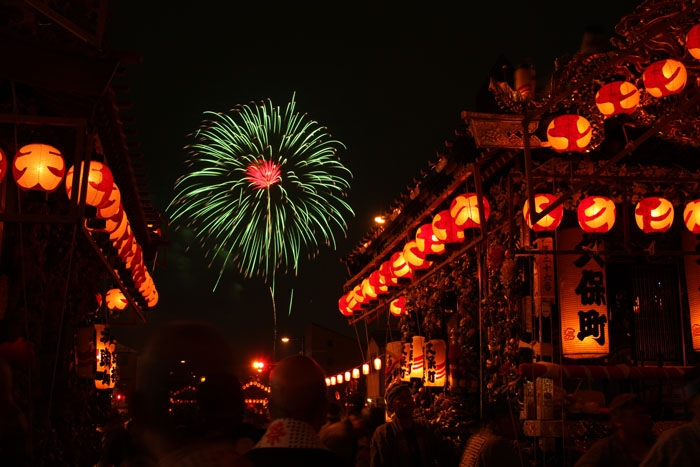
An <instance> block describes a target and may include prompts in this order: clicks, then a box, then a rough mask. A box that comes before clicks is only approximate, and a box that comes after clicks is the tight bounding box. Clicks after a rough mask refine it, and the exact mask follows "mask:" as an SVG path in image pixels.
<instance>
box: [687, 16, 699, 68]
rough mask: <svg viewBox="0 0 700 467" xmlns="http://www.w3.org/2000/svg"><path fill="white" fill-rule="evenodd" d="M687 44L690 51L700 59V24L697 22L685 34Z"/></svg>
mask: <svg viewBox="0 0 700 467" xmlns="http://www.w3.org/2000/svg"><path fill="white" fill-rule="evenodd" d="M685 46H686V48H687V49H688V53H689V54H690V55H692V56H693V57H695V58H697V59H698V60H700V24H696V25H695V26H693V27H692V28H690V30H689V31H688V34H687V35H686V36H685Z"/></svg>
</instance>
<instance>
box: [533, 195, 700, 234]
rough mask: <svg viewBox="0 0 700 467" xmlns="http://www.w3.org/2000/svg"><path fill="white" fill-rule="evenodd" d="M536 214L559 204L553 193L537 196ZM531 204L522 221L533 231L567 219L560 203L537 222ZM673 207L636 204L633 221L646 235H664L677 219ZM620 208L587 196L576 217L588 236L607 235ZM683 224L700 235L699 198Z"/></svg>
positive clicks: (652, 200)
mask: <svg viewBox="0 0 700 467" xmlns="http://www.w3.org/2000/svg"><path fill="white" fill-rule="evenodd" d="M533 199H534V204H535V211H536V212H537V213H541V212H543V211H544V210H545V209H546V208H548V207H549V206H550V205H551V204H553V203H554V202H556V201H557V199H558V198H557V197H556V196H555V195H552V194H547V193H538V194H536V195H535V196H534V197H533ZM529 206H530V203H529V201H525V204H524V205H523V211H522V212H523V218H524V220H525V222H526V223H527V225H528V227H530V228H531V229H532V230H533V231H536V232H542V231H551V230H556V228H557V227H559V225H560V224H561V221H562V219H563V217H564V208H563V206H562V205H561V204H560V205H559V206H557V207H556V208H554V209H553V210H552V211H551V212H549V213H548V214H547V215H545V216H543V217H542V218H541V219H540V220H538V221H537V222H536V223H533V222H532V220H531V219H530V208H529ZM674 211H675V210H674V207H673V204H672V203H671V202H670V201H669V200H667V199H666V198H662V197H658V196H650V197H646V198H642V199H641V200H639V202H637V205H636V206H635V209H634V219H635V222H636V224H637V227H639V229H640V230H641V231H642V232H644V233H663V232H666V231H667V230H668V229H670V228H671V226H672V225H673V220H674ZM616 216H617V209H616V207H615V203H614V202H613V200H611V199H610V198H608V197H606V196H588V197H586V198H583V199H582V200H581V201H580V202H579V205H578V208H577V218H578V223H579V226H580V227H581V229H582V230H583V231H584V232H587V233H606V232H609V231H610V230H611V229H612V227H613V225H614V224H615V220H616ZM683 222H684V224H685V226H686V228H687V229H688V230H689V231H690V232H692V233H694V234H700V199H698V200H694V201H689V202H688V203H687V204H686V205H685V209H684V210H683Z"/></svg>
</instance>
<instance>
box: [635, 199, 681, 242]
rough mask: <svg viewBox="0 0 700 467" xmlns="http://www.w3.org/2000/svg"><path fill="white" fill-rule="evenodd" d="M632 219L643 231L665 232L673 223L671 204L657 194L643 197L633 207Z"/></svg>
mask: <svg viewBox="0 0 700 467" xmlns="http://www.w3.org/2000/svg"><path fill="white" fill-rule="evenodd" d="M634 220H635V221H636V222H637V226H638V227H639V228H640V229H641V230H642V232H644V233H655V232H666V231H667V230H668V229H670V228H671V225H672V224H673V204H671V202H670V201H669V200H667V199H665V198H661V197H658V196H651V197H648V198H643V199H641V200H640V201H639V202H638V203H637V206H636V207H635V209H634Z"/></svg>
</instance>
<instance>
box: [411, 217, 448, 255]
mask: <svg viewBox="0 0 700 467" xmlns="http://www.w3.org/2000/svg"><path fill="white" fill-rule="evenodd" d="M416 246H417V247H418V251H420V252H421V253H422V254H424V255H430V254H436V255H441V254H442V253H444V252H445V244H444V243H443V242H442V241H440V240H439V239H438V238H437V237H436V236H435V232H433V225H432V224H423V225H421V226H420V227H418V230H416Z"/></svg>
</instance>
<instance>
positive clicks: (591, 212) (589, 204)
mask: <svg viewBox="0 0 700 467" xmlns="http://www.w3.org/2000/svg"><path fill="white" fill-rule="evenodd" d="M615 214H616V208H615V203H614V202H613V201H612V200H611V199H610V198H606V197H605V196H588V197H586V198H584V199H582V200H581V202H580V203H579V205H578V224H579V225H580V226H581V228H582V229H583V231H584V232H591V233H605V232H609V231H610V229H612V227H613V225H614V224H615Z"/></svg>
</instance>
